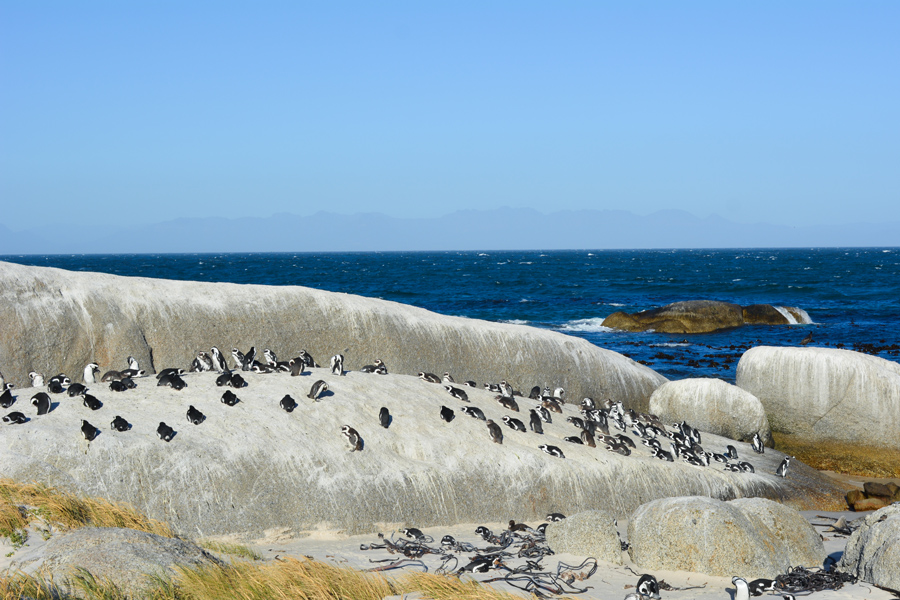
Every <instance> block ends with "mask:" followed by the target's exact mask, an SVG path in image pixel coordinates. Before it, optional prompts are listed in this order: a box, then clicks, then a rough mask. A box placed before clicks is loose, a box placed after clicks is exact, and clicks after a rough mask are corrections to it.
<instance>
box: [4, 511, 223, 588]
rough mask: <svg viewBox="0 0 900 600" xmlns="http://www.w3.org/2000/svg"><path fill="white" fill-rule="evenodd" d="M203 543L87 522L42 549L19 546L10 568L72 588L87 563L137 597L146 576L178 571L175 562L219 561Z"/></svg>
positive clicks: (99, 577) (92, 570)
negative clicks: (72, 580)
mask: <svg viewBox="0 0 900 600" xmlns="http://www.w3.org/2000/svg"><path fill="white" fill-rule="evenodd" d="M217 562H218V560H217V559H215V558H214V557H212V556H210V555H209V554H208V553H207V552H205V551H204V550H203V549H202V548H200V547H199V546H197V545H195V544H192V543H190V542H185V541H183V540H179V539H172V538H166V537H160V536H158V535H154V534H152V533H146V532H143V531H135V530H134V529H119V528H106V527H103V528H98V527H84V528H82V529H76V530H74V531H70V532H68V533H62V534H57V535H55V536H53V537H52V538H50V540H49V541H48V542H47V543H46V544H45V545H43V546H41V547H40V549H39V551H36V552H28V551H27V550H23V551H20V552H19V553H17V554H16V557H15V559H14V560H13V562H12V564H11V570H13V571H17V570H21V571H23V572H25V573H28V574H32V575H34V574H39V575H41V576H42V577H44V578H45V579H48V578H52V580H53V582H54V584H55V585H57V586H59V587H68V588H69V589H70V590H71V589H72V588H71V583H69V584H68V585H67V584H66V583H65V582H66V581H67V580H69V581H71V579H72V577H73V576H75V575H77V574H78V571H77V569H78V568H79V567H80V568H83V569H86V570H87V571H89V572H90V574H91V575H93V576H94V578H95V579H97V580H98V581H100V580H103V579H108V580H109V581H111V582H112V583H114V584H115V585H116V586H118V588H119V589H120V590H121V591H123V592H125V593H126V594H128V595H129V596H138V595H139V594H140V592H141V590H142V589H144V588H145V587H146V586H147V583H148V582H147V577H148V576H151V575H155V574H159V573H162V574H167V575H170V576H173V575H175V574H176V570H175V568H174V567H176V566H184V567H193V566H200V565H208V564H214V563H217Z"/></svg>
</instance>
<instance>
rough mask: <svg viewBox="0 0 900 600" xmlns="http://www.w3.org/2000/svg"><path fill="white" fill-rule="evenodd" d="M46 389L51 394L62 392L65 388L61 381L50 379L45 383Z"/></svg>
mask: <svg viewBox="0 0 900 600" xmlns="http://www.w3.org/2000/svg"><path fill="white" fill-rule="evenodd" d="M47 391H48V392H50V393H51V394H62V393H63V392H64V391H66V390H65V388H63V386H62V383H60V382H59V381H57V380H56V379H51V380H50V383H48V384H47Z"/></svg>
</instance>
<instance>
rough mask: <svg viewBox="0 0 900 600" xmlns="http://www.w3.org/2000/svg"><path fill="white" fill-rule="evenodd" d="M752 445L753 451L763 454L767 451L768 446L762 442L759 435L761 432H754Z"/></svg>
mask: <svg viewBox="0 0 900 600" xmlns="http://www.w3.org/2000/svg"><path fill="white" fill-rule="evenodd" d="M750 445H751V446H752V447H753V451H754V452H756V453H757V454H762V453H763V452H765V451H766V447H765V446H764V445H763V443H762V438H761V437H759V432H758V431H757V432H756V433H754V434H753V441H751V442H750Z"/></svg>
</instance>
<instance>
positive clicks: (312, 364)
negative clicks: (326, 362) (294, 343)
mask: <svg viewBox="0 0 900 600" xmlns="http://www.w3.org/2000/svg"><path fill="white" fill-rule="evenodd" d="M300 358H302V359H303V362H304V364H306V366H307V367H309V368H310V369H318V368H319V363H317V362H316V361H315V359H314V358H313V357H312V354H310V353H309V352H307V351H306V350H300Z"/></svg>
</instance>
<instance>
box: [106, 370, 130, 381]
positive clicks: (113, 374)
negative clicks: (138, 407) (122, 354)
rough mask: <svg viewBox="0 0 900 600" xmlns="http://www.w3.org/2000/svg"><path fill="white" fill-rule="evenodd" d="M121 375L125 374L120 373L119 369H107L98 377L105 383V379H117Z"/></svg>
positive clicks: (121, 376)
mask: <svg viewBox="0 0 900 600" xmlns="http://www.w3.org/2000/svg"><path fill="white" fill-rule="evenodd" d="M123 377H125V376H124V375H122V372H121V371H107V372H106V373H104V374H103V377H101V378H100V381H101V382H102V383H106V382H107V381H119V380H120V379H122V378H123Z"/></svg>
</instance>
